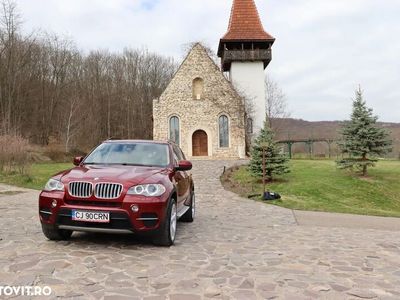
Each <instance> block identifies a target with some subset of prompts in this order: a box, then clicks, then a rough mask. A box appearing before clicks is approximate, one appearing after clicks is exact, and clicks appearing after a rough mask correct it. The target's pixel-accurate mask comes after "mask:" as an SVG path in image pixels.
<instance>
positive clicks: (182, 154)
mask: <svg viewBox="0 0 400 300" xmlns="http://www.w3.org/2000/svg"><path fill="white" fill-rule="evenodd" d="M176 150H177V151H178V153H179V156H180V157H181V158H182V160H186V156H185V154H184V153H183V151H182V149H181V148H179V147H176Z"/></svg>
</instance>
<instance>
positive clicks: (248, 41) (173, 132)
mask: <svg viewBox="0 0 400 300" xmlns="http://www.w3.org/2000/svg"><path fill="white" fill-rule="evenodd" d="M273 43H274V38H273V37H272V36H270V35H269V34H268V33H267V32H266V31H265V30H264V28H263V26H262V23H261V20H260V17H259V15H258V11H257V7H256V5H255V3H254V0H234V1H233V6H232V12H231V17H230V21H229V28H228V32H227V33H226V34H225V35H224V37H223V38H222V39H221V40H220V44H219V48H218V56H219V57H220V58H221V66H222V68H220V67H218V66H217V65H216V64H215V62H214V61H213V60H212V59H211V57H210V56H209V55H208V52H207V50H206V49H205V48H204V47H203V46H202V45H201V44H199V43H197V44H195V45H194V46H193V47H192V49H191V50H190V52H189V54H188V55H187V57H186V58H185V60H184V61H183V63H182V64H181V66H180V67H179V69H178V71H177V72H176V73H175V75H174V77H173V79H172V80H171V82H170V83H169V85H168V86H167V88H166V90H165V91H164V93H163V94H162V95H161V97H160V98H159V99H156V100H154V102H153V120H154V132H153V135H154V136H153V137H154V139H155V140H165V139H169V140H172V141H174V142H175V143H177V144H178V145H179V146H180V147H181V148H182V150H183V151H184V152H185V154H186V155H187V156H189V157H196V156H199V157H209V158H245V157H246V136H247V137H249V136H252V135H254V134H257V133H258V132H259V130H260V129H261V127H262V126H263V123H264V121H265V117H266V113H265V86H264V78H265V73H264V70H265V68H266V67H267V65H268V64H269V62H270V61H271V46H272V44H273ZM223 72H228V73H227V75H225V74H224V73H223ZM238 91H240V93H239V92H238ZM245 99H247V100H246V101H251V102H252V103H251V107H252V108H253V113H252V114H251V115H248V114H247V113H246V109H245V102H246V101H245ZM246 103H247V102H246Z"/></svg>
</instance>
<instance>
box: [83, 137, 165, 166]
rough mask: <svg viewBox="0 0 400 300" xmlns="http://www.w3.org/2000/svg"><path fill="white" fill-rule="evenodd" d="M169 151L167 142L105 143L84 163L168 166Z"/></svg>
mask: <svg viewBox="0 0 400 300" xmlns="http://www.w3.org/2000/svg"><path fill="white" fill-rule="evenodd" d="M168 153H169V152H168V145H166V144H153V143H104V144H101V145H100V146H99V147H97V148H96V149H95V150H94V151H93V152H92V153H90V155H89V156H88V157H87V158H86V159H85V161H84V162H83V163H84V164H120V165H138V166H154V167H166V166H167V165H168V164H169V155H168Z"/></svg>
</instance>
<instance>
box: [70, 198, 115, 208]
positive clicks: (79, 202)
mask: <svg viewBox="0 0 400 300" xmlns="http://www.w3.org/2000/svg"><path fill="white" fill-rule="evenodd" d="M64 202H65V203H66V204H68V205H77V206H88V207H93V206H97V207H99V206H100V207H115V208H121V206H122V203H120V202H109V201H88V200H65V201H64Z"/></svg>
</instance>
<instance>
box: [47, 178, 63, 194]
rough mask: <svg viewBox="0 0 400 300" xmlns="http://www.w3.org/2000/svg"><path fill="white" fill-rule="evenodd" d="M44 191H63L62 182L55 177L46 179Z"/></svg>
mask: <svg viewBox="0 0 400 300" xmlns="http://www.w3.org/2000/svg"><path fill="white" fill-rule="evenodd" d="M44 191H46V192H52V191H64V184H63V183H62V182H61V181H59V180H56V179H50V180H49V181H47V183H46V185H45V187H44Z"/></svg>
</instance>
